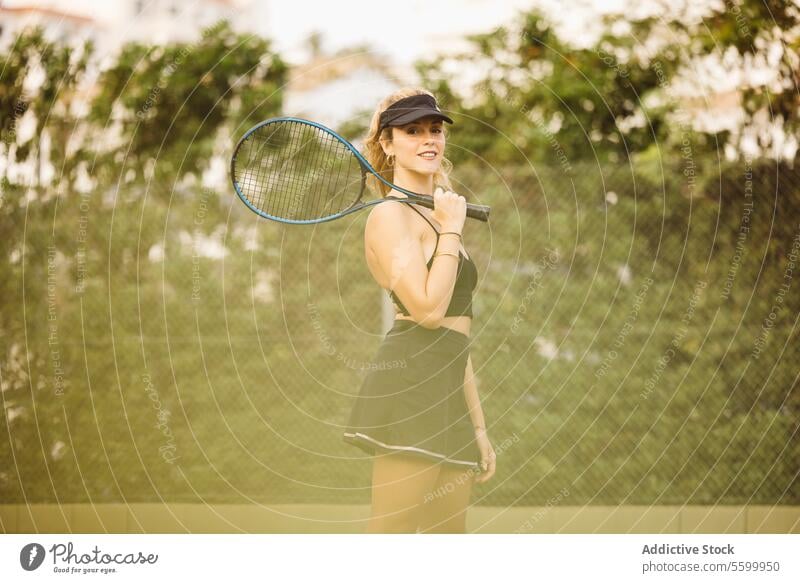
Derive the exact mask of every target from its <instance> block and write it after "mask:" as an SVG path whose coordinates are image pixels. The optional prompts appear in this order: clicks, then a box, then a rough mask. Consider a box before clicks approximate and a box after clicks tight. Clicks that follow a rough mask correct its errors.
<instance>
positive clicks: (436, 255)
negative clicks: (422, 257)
mask: <svg viewBox="0 0 800 583" xmlns="http://www.w3.org/2000/svg"><path fill="white" fill-rule="evenodd" d="M440 255H450V256H452V257H455V258H456V259H458V258H459V257H458V255H456V254H455V253H445V252H444V251H440V252H439V253H435V254H434V255H433V256H434V257H439V256H440Z"/></svg>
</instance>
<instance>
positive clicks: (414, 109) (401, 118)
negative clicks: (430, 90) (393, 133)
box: [380, 94, 453, 130]
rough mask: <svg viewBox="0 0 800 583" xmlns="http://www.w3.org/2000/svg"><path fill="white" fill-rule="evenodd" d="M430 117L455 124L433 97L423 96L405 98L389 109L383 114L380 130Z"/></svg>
mask: <svg viewBox="0 0 800 583" xmlns="http://www.w3.org/2000/svg"><path fill="white" fill-rule="evenodd" d="M428 116H435V117H438V118H439V119H442V120H444V121H446V122H447V123H453V120H452V119H450V118H449V117H448V116H446V115H445V114H443V113H442V112H441V110H440V109H439V106H438V105H437V104H436V99H434V98H433V96H431V95H428V94H422V95H411V96H409V97H404V98H403V99H400V100H398V101H395V102H394V103H393V104H391V105H390V106H389V107H387V108H386V110H385V111H383V112H381V116H380V129H381V130H382V129H383V128H386V127H390V126H401V125H405V124H407V123H411V122H412V121H416V120H418V119H422V118H423V117H428Z"/></svg>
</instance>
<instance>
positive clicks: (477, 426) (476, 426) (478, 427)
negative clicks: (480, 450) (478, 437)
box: [472, 425, 486, 431]
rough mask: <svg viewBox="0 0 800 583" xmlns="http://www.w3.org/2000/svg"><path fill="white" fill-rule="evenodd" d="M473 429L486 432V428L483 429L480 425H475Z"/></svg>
mask: <svg viewBox="0 0 800 583" xmlns="http://www.w3.org/2000/svg"><path fill="white" fill-rule="evenodd" d="M472 427H473V428H474V429H483V430H484V431H486V428H485V427H481V426H480V425H473V426H472Z"/></svg>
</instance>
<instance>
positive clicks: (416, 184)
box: [392, 167, 433, 196]
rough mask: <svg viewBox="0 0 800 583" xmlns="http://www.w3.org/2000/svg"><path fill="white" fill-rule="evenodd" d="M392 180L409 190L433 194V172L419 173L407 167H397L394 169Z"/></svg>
mask: <svg viewBox="0 0 800 583" xmlns="http://www.w3.org/2000/svg"><path fill="white" fill-rule="evenodd" d="M392 182H393V183H394V184H396V185H397V186H399V187H401V188H405V189H406V190H410V191H411V192H416V193H417V194H427V195H428V196H433V174H421V173H419V172H414V171H413V170H409V169H407V168H403V167H399V168H396V169H395V171H394V176H393V180H392ZM401 194H402V193H401Z"/></svg>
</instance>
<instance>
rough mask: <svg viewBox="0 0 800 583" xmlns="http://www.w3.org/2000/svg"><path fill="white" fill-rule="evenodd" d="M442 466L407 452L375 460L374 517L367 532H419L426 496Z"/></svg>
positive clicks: (373, 476)
mask: <svg viewBox="0 0 800 583" xmlns="http://www.w3.org/2000/svg"><path fill="white" fill-rule="evenodd" d="M440 467H441V465H440V463H439V462H437V461H434V460H430V461H429V460H426V459H423V458H419V457H416V456H414V455H411V454H407V453H403V452H392V453H388V454H382V455H378V456H376V457H375V460H374V462H373V469H372V515H371V517H370V521H369V525H368V527H367V532H416V530H417V525H418V523H419V520H420V511H421V509H422V505H423V503H424V501H425V496H426V494H427V493H428V492H430V491H431V489H433V487H434V486H435V484H436V481H437V478H438V476H439V469H440Z"/></svg>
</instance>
